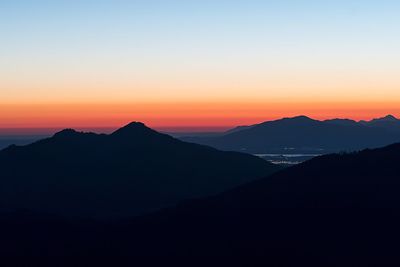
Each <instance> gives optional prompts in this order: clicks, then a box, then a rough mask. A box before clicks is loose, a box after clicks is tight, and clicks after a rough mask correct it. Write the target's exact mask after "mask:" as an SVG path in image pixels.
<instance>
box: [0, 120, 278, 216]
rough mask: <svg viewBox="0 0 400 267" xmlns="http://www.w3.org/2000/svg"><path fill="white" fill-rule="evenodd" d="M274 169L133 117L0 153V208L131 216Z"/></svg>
mask: <svg viewBox="0 0 400 267" xmlns="http://www.w3.org/2000/svg"><path fill="white" fill-rule="evenodd" d="M277 169H278V167H277V166H274V165H272V164H269V163H267V162H265V161H264V160H261V159H259V158H257V157H253V156H249V155H246V154H241V153H227V152H221V151H218V150H216V149H214V148H210V147H206V146H202V145H196V144H189V143H185V142H182V141H180V140H177V139H174V138H172V137H170V136H168V135H165V134H160V133H158V132H156V131H154V130H152V129H150V128H147V127H146V126H145V125H144V124H142V123H138V122H134V123H131V124H129V125H127V126H125V127H123V128H121V129H119V130H117V131H115V132H114V133H112V134H110V135H105V134H100V135H99V134H94V133H81V132H76V131H74V130H72V129H66V130H63V131H61V132H59V133H57V134H55V135H54V136H53V137H51V138H48V139H44V140H41V141H38V142H36V143H33V144H31V145H27V146H22V147H18V146H10V147H8V148H7V149H4V150H3V151H0V172H1V174H0V176H1V179H0V208H1V209H9V210H11V209H29V210H33V211H40V212H49V213H55V214H61V215H68V216H69V215H71V216H74V215H77V216H84V217H85V216H93V217H114V216H116V217H118V216H130V215H136V214H140V213H142V212H148V211H152V210H156V209H158V208H161V207H166V206H170V205H174V204H176V203H177V202H179V201H181V200H184V199H187V198H193V197H201V196H207V195H212V194H216V193H218V192H222V191H223V190H226V189H228V188H232V187H234V186H237V185H239V184H242V183H245V182H248V181H251V180H253V179H255V178H260V177H262V176H264V175H267V174H270V173H271V172H273V171H275V170H277Z"/></svg>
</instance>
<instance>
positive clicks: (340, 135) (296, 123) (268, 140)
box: [181, 116, 400, 154]
mask: <svg viewBox="0 0 400 267" xmlns="http://www.w3.org/2000/svg"><path fill="white" fill-rule="evenodd" d="M181 139H182V140H185V141H188V142H193V143H199V144H205V145H209V146H213V147H215V148H218V149H222V150H232V151H242V152H248V153H312V154H313V153H317V154H326V153H332V152H339V151H353V150H360V149H364V148H376V147H381V146H385V145H389V144H392V143H395V142H399V141H400V120H398V119H396V118H395V117H393V116H387V117H385V118H381V119H374V120H371V121H368V122H367V121H360V122H356V121H353V120H348V119H333V120H326V121H318V120H314V119H311V118H308V117H306V116H298V117H294V118H284V119H280V120H276V121H267V122H263V123H260V124H256V125H252V126H242V127H238V128H234V129H232V130H230V131H228V132H226V133H225V134H224V135H222V136H215V137H196V136H192V137H184V138H181Z"/></svg>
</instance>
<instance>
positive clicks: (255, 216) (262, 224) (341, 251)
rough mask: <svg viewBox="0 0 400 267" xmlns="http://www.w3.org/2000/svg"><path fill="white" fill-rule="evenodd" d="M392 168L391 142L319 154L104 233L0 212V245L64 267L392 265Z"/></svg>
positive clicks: (399, 215)
mask: <svg viewBox="0 0 400 267" xmlns="http://www.w3.org/2000/svg"><path fill="white" fill-rule="evenodd" d="M399 160H400V144H395V145H391V146H388V147H384V148H380V149H374V150H364V151H361V152H355V153H350V154H332V155H326V156H321V157H317V158H314V159H312V160H310V161H307V162H305V163H302V164H300V165H297V166H295V167H291V168H287V169H284V170H282V171H280V172H278V173H276V174H273V175H271V176H270V177H266V178H264V179H260V180H256V181H253V182H250V183H248V184H246V185H243V186H240V187H238V188H235V189H232V190H229V191H227V192H225V193H222V194H219V195H216V196H214V197H209V198H203V199H198V200H192V201H186V202H184V203H182V204H180V205H179V206H178V207H175V208H170V209H166V210H163V211H160V212H156V213H154V214H151V215H147V216H142V217H138V218H136V219H132V220H125V221H121V222H115V223H112V224H108V225H104V224H99V223H94V222H70V221H65V220H61V219H59V218H57V217H51V216H50V217H49V216H45V215H35V214H29V213H25V214H24V213H22V214H5V215H3V217H2V218H3V219H2V220H0V222H2V225H1V228H0V229H7V231H6V233H5V234H4V235H3V236H2V241H1V242H2V243H3V244H7V248H6V251H7V252H8V254H7V257H8V258H10V259H12V255H15V258H16V259H18V260H20V261H21V260H22V261H27V260H28V261H29V260H31V259H36V260H37V258H35V257H38V258H39V259H42V260H43V259H46V260H47V261H48V262H50V263H54V262H58V263H62V264H65V266H68V265H70V264H71V263H75V264H74V266H76V265H77V264H79V265H85V264H86V265H87V264H88V263H90V264H92V265H93V264H95V265H96V266H109V265H110V264H114V265H118V266H132V265H134V266H160V265H168V266H398V265H399V264H400V257H399V255H398V250H399V248H400V245H399V242H398V240H399V238H400V231H399V225H400V194H399V192H400V165H399V164H398V162H399ZM21 222H27V223H28V225H31V226H32V227H31V228H30V227H26V225H27V224H24V225H23V224H22V223H21ZM7 225H8V226H9V227H8V228H7ZM32 232H34V233H35V235H32ZM21 233H22V234H21ZM24 240H25V242H21V241H24ZM10 244H11V245H12V246H11V247H10ZM21 248H23V249H21ZM10 252H11V253H10ZM18 253H24V255H25V258H24V257H18V255H19V254H18ZM38 255H39V256H38ZM3 259H5V258H3ZM30 262H32V261H30ZM42 262H45V261H42ZM90 264H89V265H90ZM42 266H43V265H42Z"/></svg>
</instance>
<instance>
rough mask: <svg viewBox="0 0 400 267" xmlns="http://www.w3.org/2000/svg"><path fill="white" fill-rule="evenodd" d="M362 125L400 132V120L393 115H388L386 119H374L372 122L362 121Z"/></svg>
mask: <svg viewBox="0 0 400 267" xmlns="http://www.w3.org/2000/svg"><path fill="white" fill-rule="evenodd" d="M360 123H361V124H363V125H367V126H370V127H380V128H384V129H387V130H391V131H397V132H400V120H399V119H397V118H396V117H394V116H393V115H387V116H386V117H383V118H378V119H373V120H371V121H360Z"/></svg>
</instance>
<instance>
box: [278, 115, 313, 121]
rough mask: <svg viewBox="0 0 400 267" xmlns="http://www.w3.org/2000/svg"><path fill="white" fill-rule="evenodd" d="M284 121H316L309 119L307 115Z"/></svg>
mask: <svg viewBox="0 0 400 267" xmlns="http://www.w3.org/2000/svg"><path fill="white" fill-rule="evenodd" d="M282 120H285V121H294V122H310V121H315V120H313V119H311V118H310V117H307V116H305V115H300V116H296V117H291V118H283V119H282Z"/></svg>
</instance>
